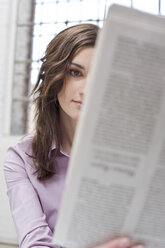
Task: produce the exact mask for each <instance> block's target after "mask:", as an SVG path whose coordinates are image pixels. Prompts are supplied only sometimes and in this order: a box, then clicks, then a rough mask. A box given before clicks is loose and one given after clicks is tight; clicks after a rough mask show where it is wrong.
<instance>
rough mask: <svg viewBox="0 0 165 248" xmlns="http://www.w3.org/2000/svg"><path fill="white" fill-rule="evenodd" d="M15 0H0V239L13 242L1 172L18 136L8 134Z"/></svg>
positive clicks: (13, 237)
mask: <svg viewBox="0 0 165 248" xmlns="http://www.w3.org/2000/svg"><path fill="white" fill-rule="evenodd" d="M17 2H18V1H17V0H0V16H1V21H0V33H1V39H0V54H1V56H0V242H7V243H17V238H16V233H15V228H14V225H13V221H12V218H11V215H10V210H9V204H8V198H7V195H6V185H5V181H4V175H3V160H4V154H5V151H6V149H7V147H8V146H9V145H10V144H13V143H15V142H16V140H18V137H11V136H10V116H11V113H10V111H11V91H12V77H13V62H14V59H13V58H14V48H15V31H16V14H17Z"/></svg>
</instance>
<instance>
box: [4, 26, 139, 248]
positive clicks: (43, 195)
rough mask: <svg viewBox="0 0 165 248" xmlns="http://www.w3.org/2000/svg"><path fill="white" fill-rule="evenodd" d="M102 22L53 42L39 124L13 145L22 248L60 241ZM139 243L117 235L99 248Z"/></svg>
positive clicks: (39, 92) (12, 196)
mask: <svg viewBox="0 0 165 248" xmlns="http://www.w3.org/2000/svg"><path fill="white" fill-rule="evenodd" d="M97 33H98V27H97V26H95V25H92V24H79V25H76V26H73V27H70V28H68V29H66V30H64V31H62V32H61V33H59V34H58V35H57V36H56V37H55V38H54V39H53V40H52V41H51V42H50V44H49V45H48V47H47V50H46V53H45V56H44V57H43V58H42V62H43V63H42V66H41V69H40V72H39V77H38V81H37V83H36V85H35V87H34V90H33V94H34V102H35V104H36V127H35V131H34V133H33V134H31V135H29V136H27V137H26V138H24V139H23V140H21V141H20V142H18V143H17V144H16V145H15V146H13V147H10V148H9V149H8V152H7V155H6V160H5V167H4V171H5V178H6V183H7V189H8V196H9V200H10V206H11V212H12V216H13V219H14V222H15V226H16V230H17V234H18V240H19V245H20V247H21V248H31V247H56V246H55V245H53V244H52V242H51V240H52V233H53V229H54V226H55V223H56V218H57V214H58V210H59V207H60V202H61V197H62V193H63V188H64V183H65V176H66V172H67V167H68V161H69V156H70V151H71V148H72V142H73V138H74V133H75V129H76V125H77V121H78V119H79V115H80V111H81V107H82V104H83V100H84V93H85V86H86V79H87V75H88V73H89V70H90V66H91V61H92V57H93V53H94V46H95V41H96V37H97ZM126 247H131V248H137V247H138V248H140V247H142V246H140V245H139V246H138V245H133V244H131V242H130V240H129V239H128V238H126V237H118V238H115V239H114V240H110V241H109V242H108V243H105V244H103V245H99V246H98V248H126Z"/></svg>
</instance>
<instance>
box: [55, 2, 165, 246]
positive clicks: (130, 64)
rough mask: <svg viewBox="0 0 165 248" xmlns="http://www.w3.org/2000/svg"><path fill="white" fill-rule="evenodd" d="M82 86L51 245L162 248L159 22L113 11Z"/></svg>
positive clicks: (164, 67)
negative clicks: (119, 243)
mask: <svg viewBox="0 0 165 248" xmlns="http://www.w3.org/2000/svg"><path fill="white" fill-rule="evenodd" d="M87 85H88V88H87V95H86V99H85V103H84V106H83V109H82V114H81V117H80V121H79V123H78V128H77V131H76V137H75V140H74V145H73V150H72V154H71V160H70V164H69V171H68V175H67V181H66V187H65V192H64V197H63V201H62V205H61V208H60V212H59V216H58V220H57V225H56V227H55V233H54V239H53V242H54V243H55V244H57V245H60V246H63V247H67V248H85V247H92V246H94V245H96V244H97V245H98V244H101V243H103V242H105V241H107V240H110V239H111V238H113V237H116V236H118V235H120V234H122V235H123V234H124V235H128V236H130V237H132V239H133V240H138V241H141V242H143V243H144V244H145V247H147V248H155V247H156V248H164V247H165V19H164V18H162V17H159V16H156V15H152V14H147V13H144V12H141V11H137V10H134V9H131V8H127V7H123V6H119V5H112V6H111V7H110V9H109V12H108V16H107V19H106V21H105V23H104V26H103V29H102V30H101V32H100V34H99V37H98V40H97V45H96V53H95V56H94V61H93V66H92V70H91V73H90V75H89V78H88V83H87Z"/></svg>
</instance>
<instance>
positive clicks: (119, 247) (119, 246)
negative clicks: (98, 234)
mask: <svg viewBox="0 0 165 248" xmlns="http://www.w3.org/2000/svg"><path fill="white" fill-rule="evenodd" d="M94 248H144V246H143V245H141V244H137V243H136V244H133V243H132V242H131V241H130V239H129V238H127V237H119V238H115V239H111V240H110V241H108V242H106V243H104V244H102V245H98V246H95V247H94Z"/></svg>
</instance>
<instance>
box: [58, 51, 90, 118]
mask: <svg viewBox="0 0 165 248" xmlns="http://www.w3.org/2000/svg"><path fill="white" fill-rule="evenodd" d="M93 53H94V48H92V47H86V48H83V49H81V50H80V51H79V52H78V53H77V54H76V56H75V57H74V58H73V60H72V62H71V64H70V67H69V72H68V74H67V76H66V80H65V83H64V85H63V87H62V89H61V91H60V92H59V94H58V101H59V104H60V116H61V117H62V119H63V120H67V119H68V118H69V119H71V120H73V121H76V122H77V120H78V119H79V116H80V110H81V107H82V104H83V100H84V94H85V87H86V81H87V75H88V72H89V70H90V66H91V60H92V57H93Z"/></svg>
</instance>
